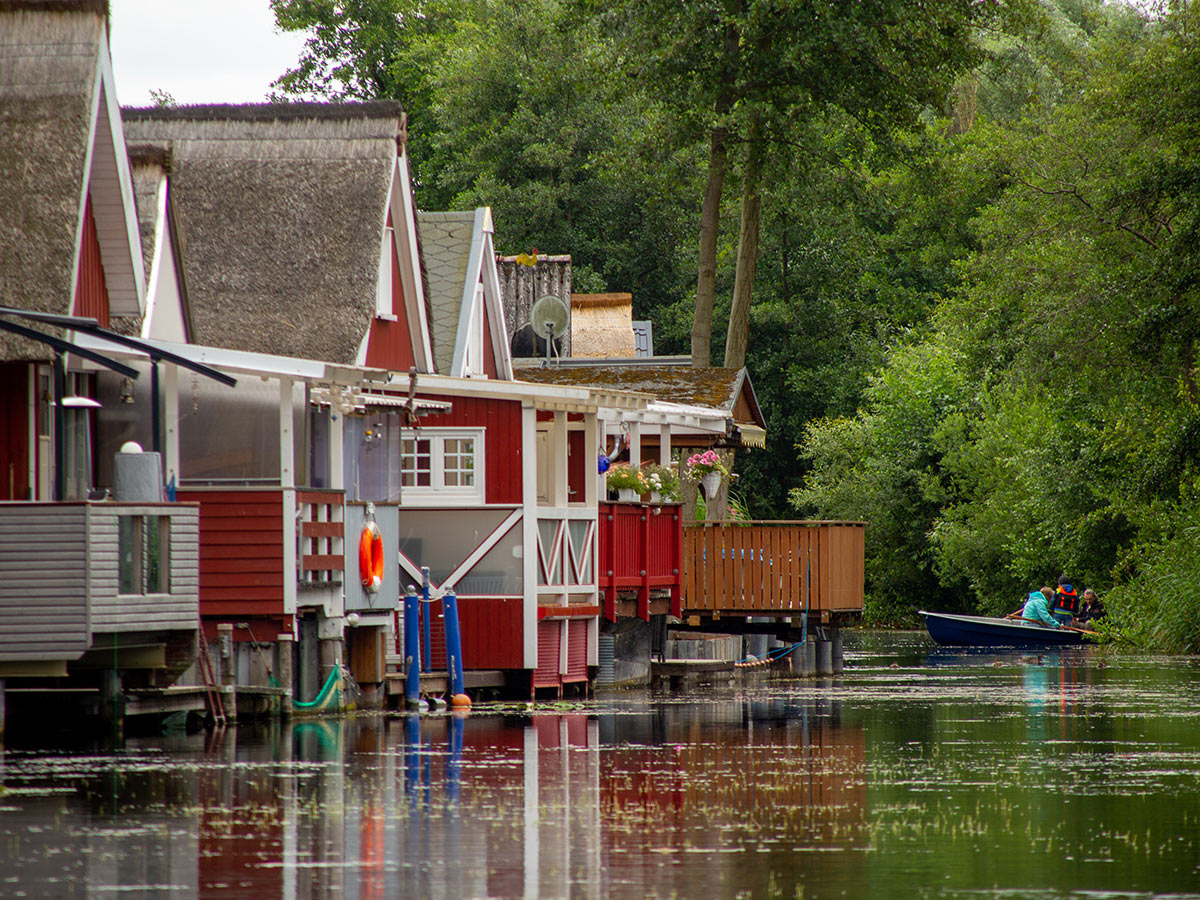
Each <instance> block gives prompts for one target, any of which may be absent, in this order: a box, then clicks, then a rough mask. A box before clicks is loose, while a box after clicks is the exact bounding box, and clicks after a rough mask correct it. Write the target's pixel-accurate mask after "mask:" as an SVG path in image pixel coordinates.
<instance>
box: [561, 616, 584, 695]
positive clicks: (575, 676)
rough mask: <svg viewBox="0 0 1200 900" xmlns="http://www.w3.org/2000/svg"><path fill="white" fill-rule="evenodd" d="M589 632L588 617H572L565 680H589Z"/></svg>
mask: <svg viewBox="0 0 1200 900" xmlns="http://www.w3.org/2000/svg"><path fill="white" fill-rule="evenodd" d="M587 633H588V623H587V620H586V619H572V620H571V621H570V622H568V623H567V674H565V675H563V677H562V680H563V681H564V682H572V681H587V677H588V665H587Z"/></svg>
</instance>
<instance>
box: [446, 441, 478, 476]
mask: <svg viewBox="0 0 1200 900" xmlns="http://www.w3.org/2000/svg"><path fill="white" fill-rule="evenodd" d="M443 446H444V447H445V451H446V453H445V457H444V466H443V471H444V473H445V479H444V480H445V483H446V486H447V487H471V486H473V485H474V484H475V439H474V438H446V440H445V443H444V444H443Z"/></svg>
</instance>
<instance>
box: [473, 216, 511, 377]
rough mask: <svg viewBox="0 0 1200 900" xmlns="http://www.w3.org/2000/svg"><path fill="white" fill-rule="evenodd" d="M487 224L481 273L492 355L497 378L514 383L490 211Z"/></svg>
mask: <svg viewBox="0 0 1200 900" xmlns="http://www.w3.org/2000/svg"><path fill="white" fill-rule="evenodd" d="M487 224H488V230H487V231H486V232H485V238H486V246H485V247H484V254H483V265H482V272H481V273H480V278H481V280H482V281H483V302H484V303H485V304H486V305H487V312H488V323H489V325H490V326H491V331H492V335H491V337H492V354H493V355H494V356H495V358H496V374H497V377H499V378H502V379H504V380H505V381H512V380H513V367H512V348H511V347H509V345H508V325H507V323H506V322H505V321H504V303H503V302H502V301H501V294H500V273H499V271H498V270H497V268H496V251H495V248H494V246H493V238H492V234H493V231H492V228H491V224H492V223H491V213H490V211H489V214H488V223H487Z"/></svg>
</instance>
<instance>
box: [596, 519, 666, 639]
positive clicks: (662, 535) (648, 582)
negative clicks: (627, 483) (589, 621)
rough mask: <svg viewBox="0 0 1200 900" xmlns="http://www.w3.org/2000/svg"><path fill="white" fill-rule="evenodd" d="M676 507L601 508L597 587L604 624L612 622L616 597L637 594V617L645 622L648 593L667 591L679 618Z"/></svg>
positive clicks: (614, 617) (648, 602)
mask: <svg viewBox="0 0 1200 900" xmlns="http://www.w3.org/2000/svg"><path fill="white" fill-rule="evenodd" d="M681 513H682V507H681V506H680V504H678V503H663V504H653V505H651V504H647V503H601V504H600V565H599V572H598V573H597V581H598V584H597V587H598V588H599V589H600V593H601V598H602V599H601V611H602V613H603V614H604V617H605V618H606V619H609V620H612V621H615V620H616V618H617V594H618V592H621V591H636V592H637V615H638V617H639V618H642V619H645V620H647V621H649V619H650V591H651V589H655V590H667V591H670V595H671V602H670V612H671V615H673V616H678V615H679V614H680V605H679V604H680V597H681V589H682V584H683V582H682V579H683V557H682V553H683V539H682V533H681V529H682V517H681Z"/></svg>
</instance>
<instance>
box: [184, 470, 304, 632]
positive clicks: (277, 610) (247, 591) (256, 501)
mask: <svg viewBox="0 0 1200 900" xmlns="http://www.w3.org/2000/svg"><path fill="white" fill-rule="evenodd" d="M178 499H180V500H183V501H187V502H192V503H199V504H200V614H201V615H202V616H213V617H224V618H228V617H230V616H253V615H260V616H275V615H282V614H283V494H282V493H281V492H280V491H278V490H263V491H180V492H179V493H178Z"/></svg>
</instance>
